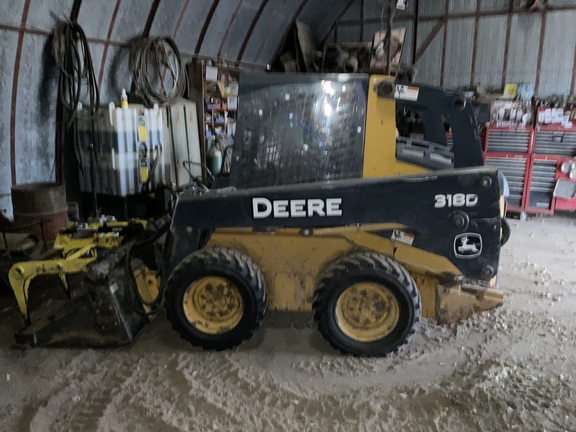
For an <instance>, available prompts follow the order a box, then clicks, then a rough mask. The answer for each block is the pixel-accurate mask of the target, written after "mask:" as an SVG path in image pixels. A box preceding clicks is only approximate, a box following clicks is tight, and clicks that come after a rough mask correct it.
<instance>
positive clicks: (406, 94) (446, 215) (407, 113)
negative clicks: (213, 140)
mask: <svg viewBox="0 0 576 432" xmlns="http://www.w3.org/2000/svg"><path fill="white" fill-rule="evenodd" d="M239 100H240V105H239V117H238V125H237V132H236V142H235V146H234V152H233V154H232V160H231V172H230V178H229V184H230V187H226V188H222V189H212V190H208V189H207V188H206V187H204V186H203V185H200V186H199V187H191V188H188V189H186V190H184V191H183V192H182V193H181V194H180V196H179V197H178V200H177V204H176V207H175V210H174V213H173V216H172V220H171V226H170V231H169V232H168V233H167V235H166V240H165V242H164V248H163V252H162V253H163V257H162V259H161V260H160V262H161V263H160V264H155V263H154V260H153V259H146V258H145V256H149V255H150V253H144V252H145V251H147V249H148V247H149V246H150V245H151V244H152V243H153V242H154V241H156V240H158V239H159V238H160V237H159V234H163V233H164V231H166V228H163V229H160V230H159V232H158V234H152V235H151V236H148V237H145V238H148V240H146V239H143V238H142V237H141V236H135V235H134V233H133V232H132V231H131V230H128V229H127V228H126V229H125V228H123V229H122V231H120V232H117V233H115V234H111V233H110V232H109V227H100V226H96V227H91V230H92V231H91V234H85V236H87V237H88V240H84V241H86V242H88V243H89V244H88V245H84V246H86V247H87V249H79V248H78V247H75V248H66V247H64V248H60V250H59V255H58V257H57V258H58V259H59V260H60V261H59V262H57V263H55V262H50V263H48V264H50V265H48V264H47V263H46V262H42V261H36V262H35V264H31V265H30V267H29V268H28V267H26V268H25V267H22V266H20V270H18V267H17V265H15V266H14V267H13V270H14V272H12V270H11V272H12V274H13V276H14V283H12V288H13V289H14V291H15V293H16V296H17V297H19V305H20V307H21V310H22V312H23V314H24V315H25V316H26V314H27V313H28V312H27V311H28V309H27V303H28V297H27V290H26V289H24V288H23V287H24V284H23V283H22V280H23V279H25V277H24V275H30V273H31V272H32V273H34V271H36V270H38V273H34V276H36V275H37V274H42V273H43V272H42V271H41V269H48V270H50V271H52V273H53V274H58V275H59V276H60V278H61V279H62V280H63V282H67V287H68V288H69V290H68V291H69V297H70V298H71V300H70V301H72V303H73V304H75V305H76V309H75V310H76V313H75V315H74V317H75V318H74V320H80V321H81V322H83V324H82V325H81V326H80V327H82V329H83V330H86V331H83V332H81V334H82V335H85V334H86V332H88V334H89V335H90V337H89V338H86V337H79V334H80V333H79V331H78V328H77V327H76V329H75V327H74V326H75V325H74V324H73V321H74V320H73V319H72V318H70V317H71V316H72V315H71V314H68V315H66V316H67V317H68V318H65V319H64V318H63V319H50V320H49V323H47V322H46V321H45V322H44V323H43V324H41V325H36V327H35V323H34V322H32V323H30V325H29V326H28V327H27V328H26V329H25V330H24V331H23V332H21V335H22V337H21V338H20V339H21V340H22V342H23V343H28V344H31V345H40V344H48V345H50V344H52V345H54V344H63V343H64V342H65V341H71V342H77V340H78V339H80V340H81V341H83V342H84V344H90V343H89V342H93V343H97V344H98V345H100V346H101V345H105V344H106V343H107V342H110V341H112V342H113V343H114V344H119V343H129V342H130V341H131V340H132V339H133V337H134V335H135V334H136V333H137V331H138V330H139V328H140V327H141V326H142V325H143V324H144V323H145V322H146V321H147V317H148V315H150V313H155V312H157V307H158V305H159V304H161V303H162V301H163V302H164V305H165V307H166V310H167V315H168V318H169V320H170V321H171V322H172V325H173V327H174V329H175V330H176V331H178V332H179V333H180V335H181V336H182V337H183V338H184V339H186V340H188V341H190V342H191V343H192V344H193V345H196V346H201V347H203V348H205V349H216V350H223V349H228V348H233V347H235V346H238V345H239V344H241V343H242V342H243V341H245V340H247V339H249V338H250V337H251V336H252V335H253V334H254V332H255V331H257V330H258V328H259V326H260V324H261V322H262V319H263V317H264V315H265V312H266V310H267V308H270V309H276V310H282V311H300V312H302V311H313V314H314V319H315V321H316V323H317V326H318V329H319V331H320V332H321V333H322V335H323V336H324V337H325V338H326V339H327V340H328V342H329V343H330V344H331V345H332V346H333V347H334V348H336V349H338V350H340V351H341V352H343V353H351V354H354V355H367V356H384V355H386V354H388V353H390V352H393V351H396V350H398V349H399V348H400V347H401V346H402V345H404V344H405V343H407V342H408V341H409V340H410V338H411V337H412V335H413V334H414V333H415V332H416V330H417V328H418V324H419V321H420V318H421V317H428V318H434V319H436V320H437V321H438V322H441V323H447V322H453V321H456V320H459V319H462V318H466V317H468V316H470V315H471V314H472V313H475V312H478V311H483V310H488V309H491V308H494V307H497V306H499V305H501V304H502V302H503V293H502V291H500V290H499V289H498V288H497V287H496V279H497V273H498V261H499V255H500V248H501V246H502V245H503V244H504V243H505V242H506V240H507V238H508V236H509V228H508V225H507V224H506V222H505V219H504V215H505V196H506V193H507V184H506V179H505V178H504V177H503V176H502V174H500V173H499V172H498V171H497V169H495V168H489V167H484V166H483V158H482V152H481V144H480V140H479V137H478V134H477V128H476V124H475V120H474V115H473V112H472V109H471V107H470V106H468V104H467V103H466V101H465V100H464V99H463V97H462V96H461V95H460V94H458V93H454V92H449V91H446V90H444V89H440V88H434V87H429V86H423V85H416V84H412V83H402V82H394V81H391V80H390V78H387V77H383V76H368V75H343V74H337V75H333V74H328V75H284V74H282V75H280V74H267V75H244V76H242V77H241V80H240V99H239ZM447 125H449V127H450V128H451V130H452V141H451V142H448V140H447V137H446V128H447ZM62 235H66V236H69V237H71V238H74V237H75V236H77V235H78V233H73V234H70V233H63V234H62ZM108 237H112V238H114V239H115V240H114V241H115V242H116V243H112V240H107V241H104V240H103V239H106V238H108ZM66 242H67V241H64V242H63V243H66ZM133 250H140V251H141V255H144V257H142V256H137V255H136V254H135V253H131V252H130V251H133ZM167 251H170V256H169V257H168V254H167ZM156 255H158V254H156ZM66 259H72V260H78V259H84V260H85V261H83V262H81V263H76V266H75V267H73V268H70V263H66V262H65V261H66ZM156 262H158V260H156ZM34 269H36V270H34ZM68 271H70V272H71V273H72V272H75V276H74V275H72V274H68V273H67V272H68ZM167 274H170V277H169V278H168V279H167V280H166V278H165V277H164V276H165V275H167ZM71 276H74V277H76V278H79V279H80V280H81V283H79V284H77V285H75V284H73V283H71V282H70V281H69V279H70V277H71ZM11 282H12V279H11ZM19 291H21V292H22V294H19ZM75 291H80V293H77V294H76V295H73V294H72V293H73V292H75ZM78 305H81V307H82V310H81V311H80V309H79V308H80V306H78ZM63 322H64V323H65V324H66V325H65V326H63V325H62V323H63ZM110 335H112V336H114V337H109V336H110ZM45 342H47V343H45ZM54 342H56V343H54Z"/></svg>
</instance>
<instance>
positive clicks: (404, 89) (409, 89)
mask: <svg viewBox="0 0 576 432" xmlns="http://www.w3.org/2000/svg"><path fill="white" fill-rule="evenodd" d="M419 93H420V89H419V88H418V87H413V86H407V85H402V84H396V90H395V91H394V99H405V100H411V101H415V100H418V94H419Z"/></svg>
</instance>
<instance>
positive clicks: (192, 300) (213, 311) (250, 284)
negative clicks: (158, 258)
mask: <svg viewBox="0 0 576 432" xmlns="http://www.w3.org/2000/svg"><path fill="white" fill-rule="evenodd" d="M166 310H167V315H168V319H169V320H170V321H171V322H172V327H173V328H174V330H176V331H177V332H178V333H180V336H181V337H182V338H183V339H185V340H187V341H189V342H190V343H191V344H192V345H194V346H201V347H202V348H204V349H208V350H224V349H229V348H234V347H236V346H238V345H240V344H241V343H242V342H244V341H246V340H248V339H250V337H252V335H253V334H254V333H255V332H256V331H257V330H258V328H259V327H260V324H261V323H262V320H263V318H264V313H265V312H266V287H265V282H264V277H263V275H262V271H261V270H260V268H259V267H258V266H257V265H256V264H255V263H254V261H252V260H251V259H250V258H249V257H247V256H246V255H243V254H241V253H240V252H238V251H235V250H233V249H227V248H222V247H214V248H207V249H202V250H199V251H196V252H194V253H192V254H190V255H188V256H187V257H186V258H185V259H183V260H182V261H181V262H180V263H179V264H178V265H177V266H176V268H175V269H174V271H173V272H172V275H171V276H170V278H169V279H168V289H167V293H166Z"/></svg>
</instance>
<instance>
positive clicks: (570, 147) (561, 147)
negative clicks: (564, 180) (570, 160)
mask: <svg viewBox="0 0 576 432" xmlns="http://www.w3.org/2000/svg"><path fill="white" fill-rule="evenodd" d="M534 152H535V153H537V154H553V155H560V156H576V132H549V131H538V132H537V133H536V143H535V145H534Z"/></svg>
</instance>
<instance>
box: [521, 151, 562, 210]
mask: <svg viewBox="0 0 576 432" xmlns="http://www.w3.org/2000/svg"><path fill="white" fill-rule="evenodd" d="M556 164H557V163H556V161H548V160H538V159H536V160H534V162H533V165H532V178H531V179H530V194H529V196H528V207H530V208H533V209H541V210H550V209H551V208H552V194H553V192H554V182H555V179H556Z"/></svg>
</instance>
